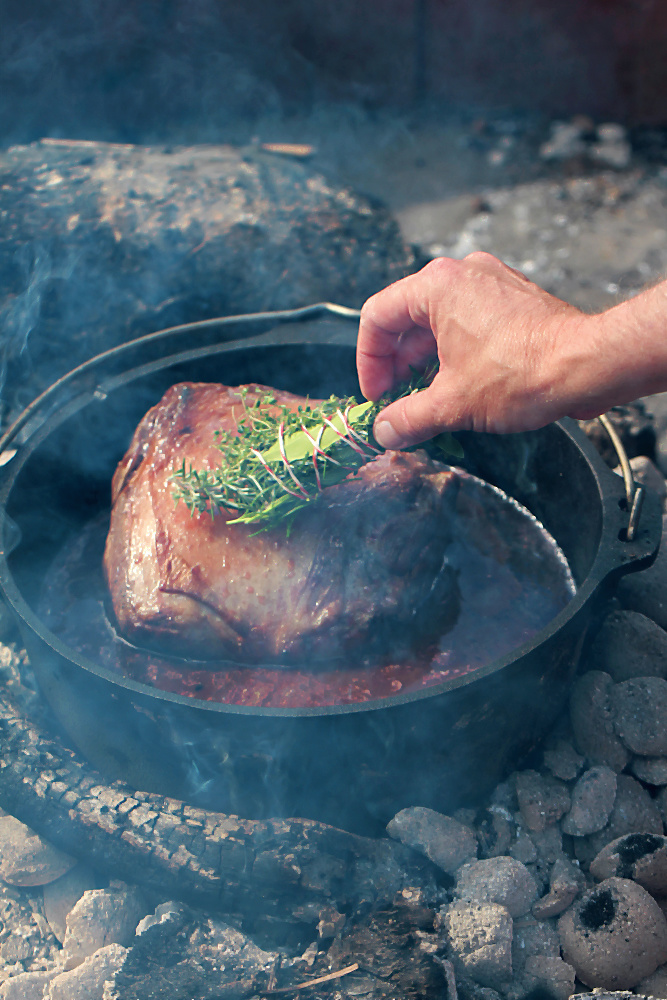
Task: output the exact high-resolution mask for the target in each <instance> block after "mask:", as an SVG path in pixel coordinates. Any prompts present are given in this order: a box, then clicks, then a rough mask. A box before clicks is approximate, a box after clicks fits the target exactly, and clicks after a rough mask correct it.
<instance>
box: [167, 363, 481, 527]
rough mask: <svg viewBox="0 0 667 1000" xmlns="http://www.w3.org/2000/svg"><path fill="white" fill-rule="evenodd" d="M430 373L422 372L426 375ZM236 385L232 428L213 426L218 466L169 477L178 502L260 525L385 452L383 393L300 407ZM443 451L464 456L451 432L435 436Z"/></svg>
mask: <svg viewBox="0 0 667 1000" xmlns="http://www.w3.org/2000/svg"><path fill="white" fill-rule="evenodd" d="M426 378H427V377H426ZM426 384H428V383H427V381H425V377H424V376H422V377H420V378H419V379H418V380H415V379H413V382H412V383H411V385H410V386H409V387H407V389H405V390H404V391H402V392H400V393H399V394H398V395H397V396H396V397H394V398H397V399H398V398H400V397H401V396H405V395H409V394H410V393H412V392H418V391H419V390H420V389H421V388H424V386H425V385H426ZM247 397H248V390H247V389H241V404H242V407H243V414H242V416H241V418H240V419H239V420H238V422H237V430H236V432H235V433H234V432H230V431H218V432H217V433H216V439H217V440H216V446H217V448H218V449H219V450H220V452H221V456H222V460H221V463H220V465H219V466H218V467H217V468H215V469H213V470H203V471H198V470H196V469H193V468H192V466H186V462H185V460H184V461H183V464H182V466H181V467H180V469H176V470H174V472H173V474H172V475H171V477H170V480H171V482H172V483H173V484H174V497H175V500H176V502H177V503H178V501H179V500H182V501H183V502H184V503H185V504H186V506H187V507H188V509H189V511H190V513H194V511H199V512H204V511H208V512H209V513H210V514H211V516H214V515H215V513H216V511H217V510H224V511H225V512H226V513H228V514H229V513H232V514H234V515H236V516H235V517H233V518H231V519H230V520H228V523H229V524H257V525H258V526H259V527H260V529H261V528H266V527H269V526H270V525H271V524H272V523H275V522H276V521H280V520H283V519H285V518H291V516H292V515H294V514H295V513H296V512H297V511H298V510H300V509H302V508H303V507H305V506H307V505H308V504H310V503H313V502H314V501H315V500H317V498H318V497H319V495H320V494H321V493H322V491H323V490H324V489H326V488H327V487H328V486H334V485H335V484H336V483H340V482H342V481H343V480H344V479H346V478H347V477H348V476H351V475H353V474H354V473H355V472H356V471H357V470H358V469H359V468H360V467H361V466H362V465H364V464H365V463H366V462H368V461H369V460H370V459H372V458H375V457H376V456H377V455H379V454H381V453H382V450H383V449H381V448H380V447H379V446H378V445H377V443H376V442H375V440H374V438H373V423H374V421H375V417H376V416H377V414H378V413H379V412H380V410H381V409H382V408H383V407H384V406H386V405H387V403H388V402H389V400H388V399H386V398H385V399H382V400H380V401H379V402H377V403H371V402H365V403H358V402H357V400H356V399H354V397H352V396H350V397H348V398H346V399H341V398H339V397H337V396H331V397H330V398H329V399H327V400H325V401H324V402H322V403H318V404H317V405H315V406H310V405H308V404H307V403H306V404H305V405H302V406H299V407H298V409H297V410H290V409H288V407H286V406H284V405H283V406H280V407H277V406H276V398H275V396H274V395H273V394H272V393H271V392H267V393H265V394H264V395H262V396H260V397H258V398H256V399H255V400H254V401H253V402H252V403H250V402H249V401H248V398H247ZM434 443H435V446H436V448H438V449H439V450H440V451H441V452H443V453H445V454H450V455H455V456H457V457H460V456H461V454H462V453H461V449H460V446H459V445H458V443H457V442H456V441H455V440H454V438H452V436H451V435H450V434H441V435H439V437H438V438H436V439H434Z"/></svg>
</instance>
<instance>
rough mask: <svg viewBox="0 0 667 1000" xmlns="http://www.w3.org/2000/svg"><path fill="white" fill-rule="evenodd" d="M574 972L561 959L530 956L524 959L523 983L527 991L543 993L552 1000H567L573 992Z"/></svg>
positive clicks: (546, 956)
mask: <svg viewBox="0 0 667 1000" xmlns="http://www.w3.org/2000/svg"><path fill="white" fill-rule="evenodd" d="M574 977H575V972H574V969H573V968H572V966H571V965H568V964H567V962H564V961H563V959H562V958H556V957H554V956H549V955H531V956H530V957H529V958H527V959H526V963H525V965H524V969H523V981H524V984H525V987H526V989H527V990H528V991H530V990H535V991H536V992H537V991H540V990H542V991H544V992H545V993H546V994H547V995H548V996H551V997H553V1000H567V998H568V997H569V996H571V994H572V991H573V990H574Z"/></svg>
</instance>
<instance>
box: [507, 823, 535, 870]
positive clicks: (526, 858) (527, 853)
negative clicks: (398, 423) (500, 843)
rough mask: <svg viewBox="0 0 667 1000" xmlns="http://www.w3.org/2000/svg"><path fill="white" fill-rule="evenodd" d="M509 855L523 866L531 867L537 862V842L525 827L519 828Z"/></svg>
mask: <svg viewBox="0 0 667 1000" xmlns="http://www.w3.org/2000/svg"><path fill="white" fill-rule="evenodd" d="M509 853H510V856H511V857H513V858H514V859H515V860H516V861H520V862H521V864H522V865H529V864H532V862H533V861H537V847H536V846H535V841H534V840H533V839H532V837H531V836H530V835H529V834H528V833H527V832H526V831H525V830H524V829H523V827H518V828H517V831H516V838H515V840H514V843H513V844H512V845H511V847H510V850H509Z"/></svg>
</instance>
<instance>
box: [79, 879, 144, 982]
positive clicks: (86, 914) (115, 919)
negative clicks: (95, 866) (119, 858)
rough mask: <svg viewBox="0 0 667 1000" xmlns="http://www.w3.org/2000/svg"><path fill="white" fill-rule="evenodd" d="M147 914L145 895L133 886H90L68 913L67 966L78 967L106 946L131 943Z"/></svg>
mask: <svg viewBox="0 0 667 1000" xmlns="http://www.w3.org/2000/svg"><path fill="white" fill-rule="evenodd" d="M145 914H146V903H145V901H144V897H143V895H142V894H141V893H140V892H139V890H138V889H136V888H135V887H134V886H125V887H122V888H114V889H111V888H110V889H88V890H87V891H86V892H84V894H83V896H81V898H80V899H79V901H78V902H77V903H76V904H75V906H74V907H73V908H72V909H71V910H70V912H69V913H68V915H67V930H66V932H65V940H64V941H63V957H64V960H65V968H66V969H73V968H75V967H76V966H77V965H80V964H81V963H82V962H84V961H85V960H86V959H87V958H89V957H90V956H91V955H94V954H95V952H97V951H99V950H100V949H101V948H106V946H107V945H110V944H116V945H122V946H125V945H128V944H129V943H130V942H131V941H132V939H133V937H134V934H135V931H136V928H137V924H138V923H139V921H140V919H141V918H142V917H143V916H145Z"/></svg>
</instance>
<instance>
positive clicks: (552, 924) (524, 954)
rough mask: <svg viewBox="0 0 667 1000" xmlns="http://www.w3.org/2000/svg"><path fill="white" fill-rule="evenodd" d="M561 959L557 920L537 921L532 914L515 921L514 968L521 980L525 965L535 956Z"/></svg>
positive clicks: (513, 942) (515, 973)
mask: <svg viewBox="0 0 667 1000" xmlns="http://www.w3.org/2000/svg"><path fill="white" fill-rule="evenodd" d="M538 955H540V956H542V957H548V958H559V957H560V938H559V937H558V930H557V929H556V921H555V920H536V919H535V917H533V916H531V915H530V914H526V916H525V917H520V918H519V919H518V920H515V921H514V937H513V941H512V968H513V969H514V975H515V976H516V977H517V978H520V977H521V975H522V973H523V969H524V966H525V963H526V962H527V961H528V959H529V958H532V957H535V956H538Z"/></svg>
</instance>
